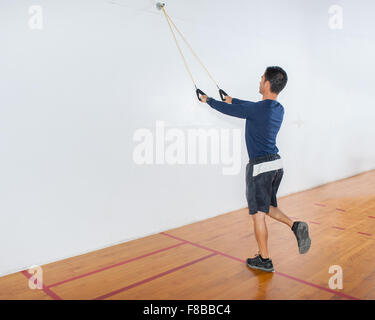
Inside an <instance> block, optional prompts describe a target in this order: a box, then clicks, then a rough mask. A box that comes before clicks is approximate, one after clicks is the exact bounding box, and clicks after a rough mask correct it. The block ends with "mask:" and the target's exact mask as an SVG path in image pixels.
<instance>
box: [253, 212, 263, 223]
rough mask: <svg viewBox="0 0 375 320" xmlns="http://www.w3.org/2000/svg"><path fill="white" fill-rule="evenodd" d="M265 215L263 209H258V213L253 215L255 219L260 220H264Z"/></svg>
mask: <svg viewBox="0 0 375 320" xmlns="http://www.w3.org/2000/svg"><path fill="white" fill-rule="evenodd" d="M265 216H266V213H265V212H263V211H257V212H256V213H254V214H253V215H252V217H253V220H254V221H258V220H261V219H263V220H264V219H265Z"/></svg>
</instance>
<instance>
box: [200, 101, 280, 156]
mask: <svg viewBox="0 0 375 320" xmlns="http://www.w3.org/2000/svg"><path fill="white" fill-rule="evenodd" d="M207 104H208V105H210V106H211V107H212V108H214V109H216V110H217V111H220V112H222V113H224V114H227V115H229V116H233V117H237V118H242V119H246V126H245V139H246V148H247V153H248V155H249V158H250V159H253V158H255V157H258V156H262V155H265V154H276V153H278V152H279V149H278V148H277V146H276V136H277V133H278V132H279V130H280V127H281V123H282V121H283V118H284V107H283V106H282V105H281V104H280V102H278V101H276V100H271V99H265V100H261V101H258V102H251V101H245V100H240V99H236V98H233V99H232V104H228V103H226V102H222V101H217V100H215V99H213V98H207Z"/></svg>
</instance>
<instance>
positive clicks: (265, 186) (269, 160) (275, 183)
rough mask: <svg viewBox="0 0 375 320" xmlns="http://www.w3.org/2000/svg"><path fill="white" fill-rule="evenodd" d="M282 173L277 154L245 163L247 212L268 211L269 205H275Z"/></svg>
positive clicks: (280, 162) (280, 161)
mask: <svg viewBox="0 0 375 320" xmlns="http://www.w3.org/2000/svg"><path fill="white" fill-rule="evenodd" d="M283 174H284V169H283V164H282V159H281V157H280V155H279V154H269V155H264V156H260V157H256V158H253V159H250V161H249V163H248V164H247V165H246V199H247V203H248V207H249V214H255V213H257V212H258V211H262V212H265V213H269V209H270V205H272V206H274V207H277V199H276V193H277V190H278V189H279V185H280V182H281V179H282V177H283Z"/></svg>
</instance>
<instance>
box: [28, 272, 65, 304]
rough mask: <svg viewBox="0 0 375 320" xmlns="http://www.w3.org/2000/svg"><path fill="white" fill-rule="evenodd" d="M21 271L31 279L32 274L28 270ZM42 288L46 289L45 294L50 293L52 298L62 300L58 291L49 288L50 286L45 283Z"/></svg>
mask: <svg viewBox="0 0 375 320" xmlns="http://www.w3.org/2000/svg"><path fill="white" fill-rule="evenodd" d="M21 273H22V274H23V275H24V276H25V277H26V278H27V279H30V278H31V277H32V275H31V274H30V273H28V272H27V271H26V270H23V271H21ZM30 290H31V289H30ZM42 290H43V291H44V293H45V294H47V295H49V296H50V297H51V298H52V299H54V300H62V298H61V297H59V296H58V295H57V294H56V293H54V292H53V291H52V290H51V289H49V288H48V287H46V286H45V285H44V284H43V288H42Z"/></svg>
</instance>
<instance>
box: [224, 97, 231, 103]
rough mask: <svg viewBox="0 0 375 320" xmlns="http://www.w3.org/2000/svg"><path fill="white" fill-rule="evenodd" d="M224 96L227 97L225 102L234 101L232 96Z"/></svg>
mask: <svg viewBox="0 0 375 320" xmlns="http://www.w3.org/2000/svg"><path fill="white" fill-rule="evenodd" d="M224 98H225V100H224V102H226V103H232V97H230V96H225V97H224Z"/></svg>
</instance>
